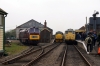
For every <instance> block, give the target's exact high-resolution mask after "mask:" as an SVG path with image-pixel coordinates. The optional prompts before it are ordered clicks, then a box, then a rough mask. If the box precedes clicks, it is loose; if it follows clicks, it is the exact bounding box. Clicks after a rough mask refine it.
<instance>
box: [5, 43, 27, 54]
mask: <svg viewBox="0 0 100 66" xmlns="http://www.w3.org/2000/svg"><path fill="white" fill-rule="evenodd" d="M27 48H28V46H24V45H18V43H11V46H8V47H7V46H5V50H6V53H8V55H14V54H18V53H20V52H21V51H23V50H25V49H27Z"/></svg>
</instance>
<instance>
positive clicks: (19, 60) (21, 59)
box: [2, 44, 56, 66]
mask: <svg viewBox="0 0 100 66" xmlns="http://www.w3.org/2000/svg"><path fill="white" fill-rule="evenodd" d="M52 45H53V44H51V45H48V46H44V47H42V48H39V49H37V50H34V51H30V52H27V53H23V54H21V55H19V56H17V57H14V58H11V59H9V60H5V61H4V62H2V64H3V65H7V64H8V65H10V66H11V65H12V66H21V65H23V64H25V63H29V62H30V61H31V60H32V59H34V58H35V57H37V56H40V55H41V54H42V53H43V52H44V49H45V48H47V47H50V46H52ZM55 45H56V44H55ZM12 63H13V64H12Z"/></svg>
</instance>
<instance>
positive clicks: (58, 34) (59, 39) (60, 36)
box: [55, 31, 64, 43]
mask: <svg viewBox="0 0 100 66" xmlns="http://www.w3.org/2000/svg"><path fill="white" fill-rule="evenodd" d="M63 41H64V35H63V32H61V31H57V32H56V34H55V42H56V43H59V42H63Z"/></svg>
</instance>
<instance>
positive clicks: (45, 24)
mask: <svg viewBox="0 0 100 66" xmlns="http://www.w3.org/2000/svg"><path fill="white" fill-rule="evenodd" d="M46 27H47V22H46V20H45V22H44V28H46Z"/></svg>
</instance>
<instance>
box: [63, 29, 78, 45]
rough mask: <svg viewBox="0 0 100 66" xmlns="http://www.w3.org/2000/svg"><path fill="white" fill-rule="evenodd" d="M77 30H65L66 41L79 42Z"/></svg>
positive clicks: (70, 42) (69, 42) (68, 42)
mask: <svg viewBox="0 0 100 66" xmlns="http://www.w3.org/2000/svg"><path fill="white" fill-rule="evenodd" d="M75 37H76V35H75V31H74V30H73V29H68V30H66V31H65V34H64V38H65V43H67V44H77V42H76V41H75Z"/></svg>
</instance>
